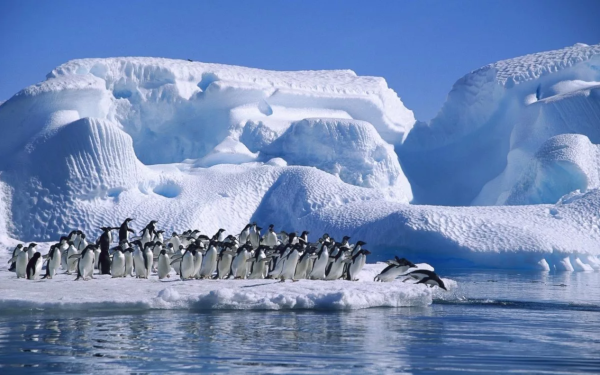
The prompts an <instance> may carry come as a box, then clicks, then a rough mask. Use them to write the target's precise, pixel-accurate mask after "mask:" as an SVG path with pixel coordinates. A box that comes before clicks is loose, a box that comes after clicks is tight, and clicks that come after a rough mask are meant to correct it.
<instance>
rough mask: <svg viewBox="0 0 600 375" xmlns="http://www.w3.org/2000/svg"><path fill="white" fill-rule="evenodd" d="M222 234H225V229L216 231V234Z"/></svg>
mask: <svg viewBox="0 0 600 375" xmlns="http://www.w3.org/2000/svg"><path fill="white" fill-rule="evenodd" d="M223 232H225V229H223V228H220V229H219V230H218V231H217V233H223Z"/></svg>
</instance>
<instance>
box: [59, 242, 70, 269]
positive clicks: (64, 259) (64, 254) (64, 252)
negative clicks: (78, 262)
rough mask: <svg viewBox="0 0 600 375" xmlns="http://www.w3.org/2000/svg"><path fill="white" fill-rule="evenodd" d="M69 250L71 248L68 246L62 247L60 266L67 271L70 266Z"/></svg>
mask: <svg viewBox="0 0 600 375" xmlns="http://www.w3.org/2000/svg"><path fill="white" fill-rule="evenodd" d="M68 250H69V248H68V247H67V248H64V249H63V248H61V249H60V255H61V258H62V259H61V261H60V266H61V268H62V269H63V270H65V271H67V270H68V267H69V264H68V262H67V257H68V255H67V252H68Z"/></svg>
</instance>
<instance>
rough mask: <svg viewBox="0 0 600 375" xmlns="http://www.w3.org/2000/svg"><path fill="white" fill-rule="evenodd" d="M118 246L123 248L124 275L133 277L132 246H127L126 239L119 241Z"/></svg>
mask: <svg viewBox="0 0 600 375" xmlns="http://www.w3.org/2000/svg"><path fill="white" fill-rule="evenodd" d="M119 246H121V249H122V250H123V255H124V256H125V274H124V275H123V277H125V276H131V277H133V252H134V250H133V248H132V247H131V246H129V243H128V242H127V241H121V242H120V244H119Z"/></svg>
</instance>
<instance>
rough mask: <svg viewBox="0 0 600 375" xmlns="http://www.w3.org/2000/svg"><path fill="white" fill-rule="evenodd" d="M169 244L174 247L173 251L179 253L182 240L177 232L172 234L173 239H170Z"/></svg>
mask: <svg viewBox="0 0 600 375" xmlns="http://www.w3.org/2000/svg"><path fill="white" fill-rule="evenodd" d="M168 244H171V245H173V249H174V250H175V251H177V249H179V245H181V239H180V238H179V235H178V234H177V232H173V233H172V234H171V238H170V239H169V242H168ZM182 255H183V254H182Z"/></svg>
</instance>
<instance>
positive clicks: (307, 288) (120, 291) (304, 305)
mask: <svg viewBox="0 0 600 375" xmlns="http://www.w3.org/2000/svg"><path fill="white" fill-rule="evenodd" d="M384 266H385V264H369V265H366V266H365V268H364V269H363V272H362V273H361V274H359V276H360V281H356V282H352V281H343V280H338V281H317V280H300V281H298V282H295V283H293V282H286V283H280V282H278V281H276V280H190V281H181V280H180V279H179V278H178V276H176V275H175V274H174V273H172V275H171V279H168V280H158V278H157V277H156V276H155V275H153V276H151V277H150V279H147V280H146V279H135V278H131V277H128V278H111V277H110V275H96V276H95V279H93V280H88V281H77V282H75V281H73V280H74V279H75V276H74V275H65V274H59V275H56V276H55V277H54V278H53V279H51V280H36V281H31V280H25V279H17V278H16V275H15V273H13V272H7V271H6V267H5V266H4V265H3V266H2V269H1V271H0V309H2V310H3V311H7V310H23V309H38V310H39V309H41V310H88V309H93V310H94V311H97V310H119V311H123V310H148V309H192V310H212V309H219V310H240V309H252V310H281V309H321V310H350V309H364V308H369V307H404V306H426V305H429V304H431V300H432V297H433V296H434V294H435V295H437V294H442V293H450V292H445V291H443V290H441V291H440V290H436V289H434V288H428V287H426V286H425V285H423V284H420V285H417V284H412V283H410V282H406V283H403V282H402V280H397V281H395V282H391V283H377V282H373V277H374V275H376V274H377V273H378V272H379V271H381V270H382V269H383V267H384ZM363 276H364V279H363ZM445 281H446V284H447V287H448V288H450V289H451V288H453V287H455V286H456V283H455V282H454V281H452V280H445Z"/></svg>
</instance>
